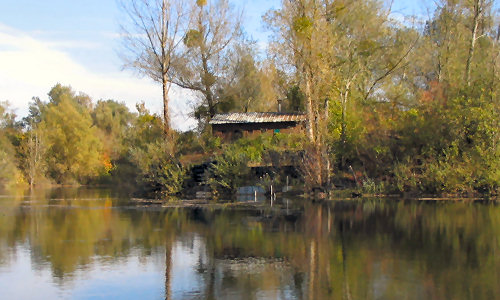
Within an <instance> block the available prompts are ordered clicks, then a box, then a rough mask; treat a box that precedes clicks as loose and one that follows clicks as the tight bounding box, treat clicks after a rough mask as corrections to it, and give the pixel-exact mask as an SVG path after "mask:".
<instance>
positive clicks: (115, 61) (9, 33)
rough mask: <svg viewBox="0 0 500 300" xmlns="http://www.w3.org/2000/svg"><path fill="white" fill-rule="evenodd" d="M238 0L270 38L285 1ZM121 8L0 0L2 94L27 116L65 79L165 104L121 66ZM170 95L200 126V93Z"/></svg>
mask: <svg viewBox="0 0 500 300" xmlns="http://www.w3.org/2000/svg"><path fill="white" fill-rule="evenodd" d="M232 2H233V4H234V5H235V6H236V7H243V8H244V11H245V14H244V26H245V29H246V32H247V34H248V35H250V36H252V37H253V38H254V39H256V40H259V41H260V42H265V40H266V37H267V35H268V33H266V32H265V31H264V29H263V27H262V25H261V16H262V15H263V14H264V13H265V12H266V11H267V10H269V9H271V8H278V7H279V4H280V1H279V0H267V1H266V0H255V1H242V0H232ZM426 3H432V1H427V0H426V1H412V0H395V1H394V5H393V12H394V16H396V17H398V16H402V15H426V14H427V12H426V11H427V9H429V8H430V4H426ZM120 16H121V14H120V11H119V9H118V5H117V2H116V1H115V0H70V1H68V0H46V1H40V0H2V1H0V101H5V100H8V101H9V102H10V103H11V107H12V108H14V109H15V110H16V112H17V114H18V115H21V116H22V115H25V114H26V112H27V106H28V102H29V101H30V100H31V98H32V97H33V96H39V97H41V98H42V100H46V99H47V96H46V94H47V93H48V91H49V90H50V88H51V87H52V86H54V85H55V84H56V83H58V82H59V83H62V84H65V85H71V86H72V87H73V89H74V90H76V91H82V92H85V93H87V94H88V95H90V96H91V97H92V98H93V99H94V100H98V99H115V100H118V101H123V102H125V103H126V104H127V105H128V106H129V107H130V108H133V107H134V106H135V103H137V102H139V101H144V102H145V103H146V106H147V107H148V108H149V109H151V110H152V111H153V112H160V110H161V107H162V106H161V87H160V86H158V85H157V84H155V83H153V82H151V81H150V80H149V79H147V78H137V76H135V75H134V74H132V73H131V72H130V71H123V70H122V68H121V64H122V63H121V61H120V59H119V57H118V55H117V53H118V52H119V47H120V39H119V35H118V32H119V21H120ZM171 98H172V111H173V116H172V117H173V123H174V127H176V128H180V129H187V128H189V127H193V126H194V125H195V122H194V120H192V119H191V118H189V117H188V113H187V112H189V110H190V108H191V107H192V106H193V105H194V101H195V100H194V97H193V95H191V94H190V93H186V92H185V91H182V90H180V89H174V90H173V91H172V95H171Z"/></svg>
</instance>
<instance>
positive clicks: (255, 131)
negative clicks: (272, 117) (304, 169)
mask: <svg viewBox="0 0 500 300" xmlns="http://www.w3.org/2000/svg"><path fill="white" fill-rule="evenodd" d="M303 130H304V126H303V125H302V124H301V123H297V122H273V123H237V124H236V123H234V124H213V125H212V131H213V134H214V135H215V136H218V137H220V138H221V139H222V140H224V141H231V140H235V139H238V138H241V137H245V138H252V137H257V136H259V135H263V134H274V133H275V132H277V131H279V132H280V133H286V134H290V133H300V132H302V131H303Z"/></svg>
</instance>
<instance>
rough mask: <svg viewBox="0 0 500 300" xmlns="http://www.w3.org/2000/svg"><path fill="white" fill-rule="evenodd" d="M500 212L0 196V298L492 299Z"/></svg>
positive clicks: (420, 205) (477, 206)
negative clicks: (223, 205)
mask: <svg viewBox="0 0 500 300" xmlns="http://www.w3.org/2000/svg"><path fill="white" fill-rule="evenodd" d="M499 272H500V207H499V206H498V205H497V204H495V203H492V202H472V201H453V202H448V201H446V202H444V201H414V200H412V201H411V200H401V199H385V200H384V199H364V200H349V201H330V202H323V203H308V202H306V201H305V200H303V199H295V200H294V199H280V198H278V199H277V201H276V202H275V203H274V205H273V207H270V206H262V207H259V208H220V207H219V208H217V209H215V208H162V207H161V206H140V205H137V204H136V203H134V202H133V201H131V200H130V199H128V198H127V197H123V196H120V195H119V194H116V193H114V192H112V191H110V190H106V189H86V188H64V189H52V190H35V191H34V192H32V193H30V192H24V193H23V192H13V193H6V192H3V193H1V196H0V298H1V299H500V276H499V275H500V274H499Z"/></svg>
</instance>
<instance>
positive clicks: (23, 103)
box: [0, 24, 196, 130]
mask: <svg viewBox="0 0 500 300" xmlns="http://www.w3.org/2000/svg"><path fill="white" fill-rule="evenodd" d="M69 45H71V46H76V44H75V45H72V42H71V41H68V42H67V44H66V46H69ZM60 46H61V44H59V45H58V42H47V41H42V40H38V39H35V38H33V37H31V36H29V35H28V34H26V33H24V32H21V31H17V30H15V29H12V28H8V27H6V26H4V25H1V24H0V100H2V101H4V100H8V101H9V102H10V103H11V104H12V107H13V108H15V109H16V112H17V113H18V114H19V115H25V114H26V113H27V109H28V104H29V102H30V101H31V98H32V97H34V96H39V97H41V98H42V99H46V97H45V95H46V94H47V93H48V91H49V90H50V88H51V87H53V86H54V85H55V84H56V83H61V84H63V85H71V86H72V87H73V88H74V89H75V90H77V91H83V92H85V93H86V94H88V95H89V96H91V97H92V98H93V99H94V100H97V99H114V100H118V101H123V102H125V103H126V104H127V106H129V108H131V109H133V108H134V107H135V104H136V103H137V102H139V101H144V102H145V103H146V106H147V107H148V108H149V109H150V110H151V111H152V112H155V113H160V112H161V111H162V107H163V106H162V97H161V86H159V85H157V84H156V83H153V82H152V81H150V80H148V79H140V78H136V77H133V75H132V74H131V73H130V72H107V73H95V72H91V71H90V70H88V69H87V68H85V66H83V65H81V64H79V63H77V62H76V61H74V60H73V59H72V58H71V57H70V55H69V54H68V53H66V52H65V51H64V50H65V49H64V48H65V47H60ZM66 48H68V47H66ZM69 48H71V47H69ZM193 98H194V95H193V94H192V93H189V92H186V91H184V90H181V89H178V88H177V87H173V88H172V93H171V111H172V121H173V126H174V127H175V128H178V129H181V130H187V129H190V128H193V127H194V126H196V121H195V120H194V119H192V118H189V117H188V116H189V113H190V111H189V105H188V103H190V102H191V101H193V100H192V99H193Z"/></svg>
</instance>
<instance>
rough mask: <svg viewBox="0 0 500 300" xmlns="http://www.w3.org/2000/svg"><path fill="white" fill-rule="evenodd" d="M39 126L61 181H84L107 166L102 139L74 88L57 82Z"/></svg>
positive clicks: (49, 165) (49, 163) (50, 162)
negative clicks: (103, 154)
mask: <svg viewBox="0 0 500 300" xmlns="http://www.w3.org/2000/svg"><path fill="white" fill-rule="evenodd" d="M49 95H50V102H49V104H48V105H47V107H46V109H44V112H43V114H42V121H41V122H40V124H39V128H40V129H41V131H42V134H43V136H44V138H45V141H46V147H47V156H46V157H47V168H48V172H49V175H50V176H51V177H52V178H53V179H55V180H56V181H57V182H58V183H74V182H77V183H84V182H86V181H88V180H89V179H93V178H95V177H97V176H98V175H99V174H100V172H102V171H103V170H104V162H103V160H102V158H103V157H102V143H101V141H100V140H99V139H98V137H97V128H95V127H93V126H92V118H91V116H90V112H89V111H88V110H87V108H86V107H85V106H83V105H81V104H80V103H79V102H78V99H79V98H78V97H77V96H75V94H74V92H73V91H72V90H71V89H70V88H68V87H64V86H60V85H56V86H55V87H54V88H53V89H52V90H51V91H50V93H49Z"/></svg>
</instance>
